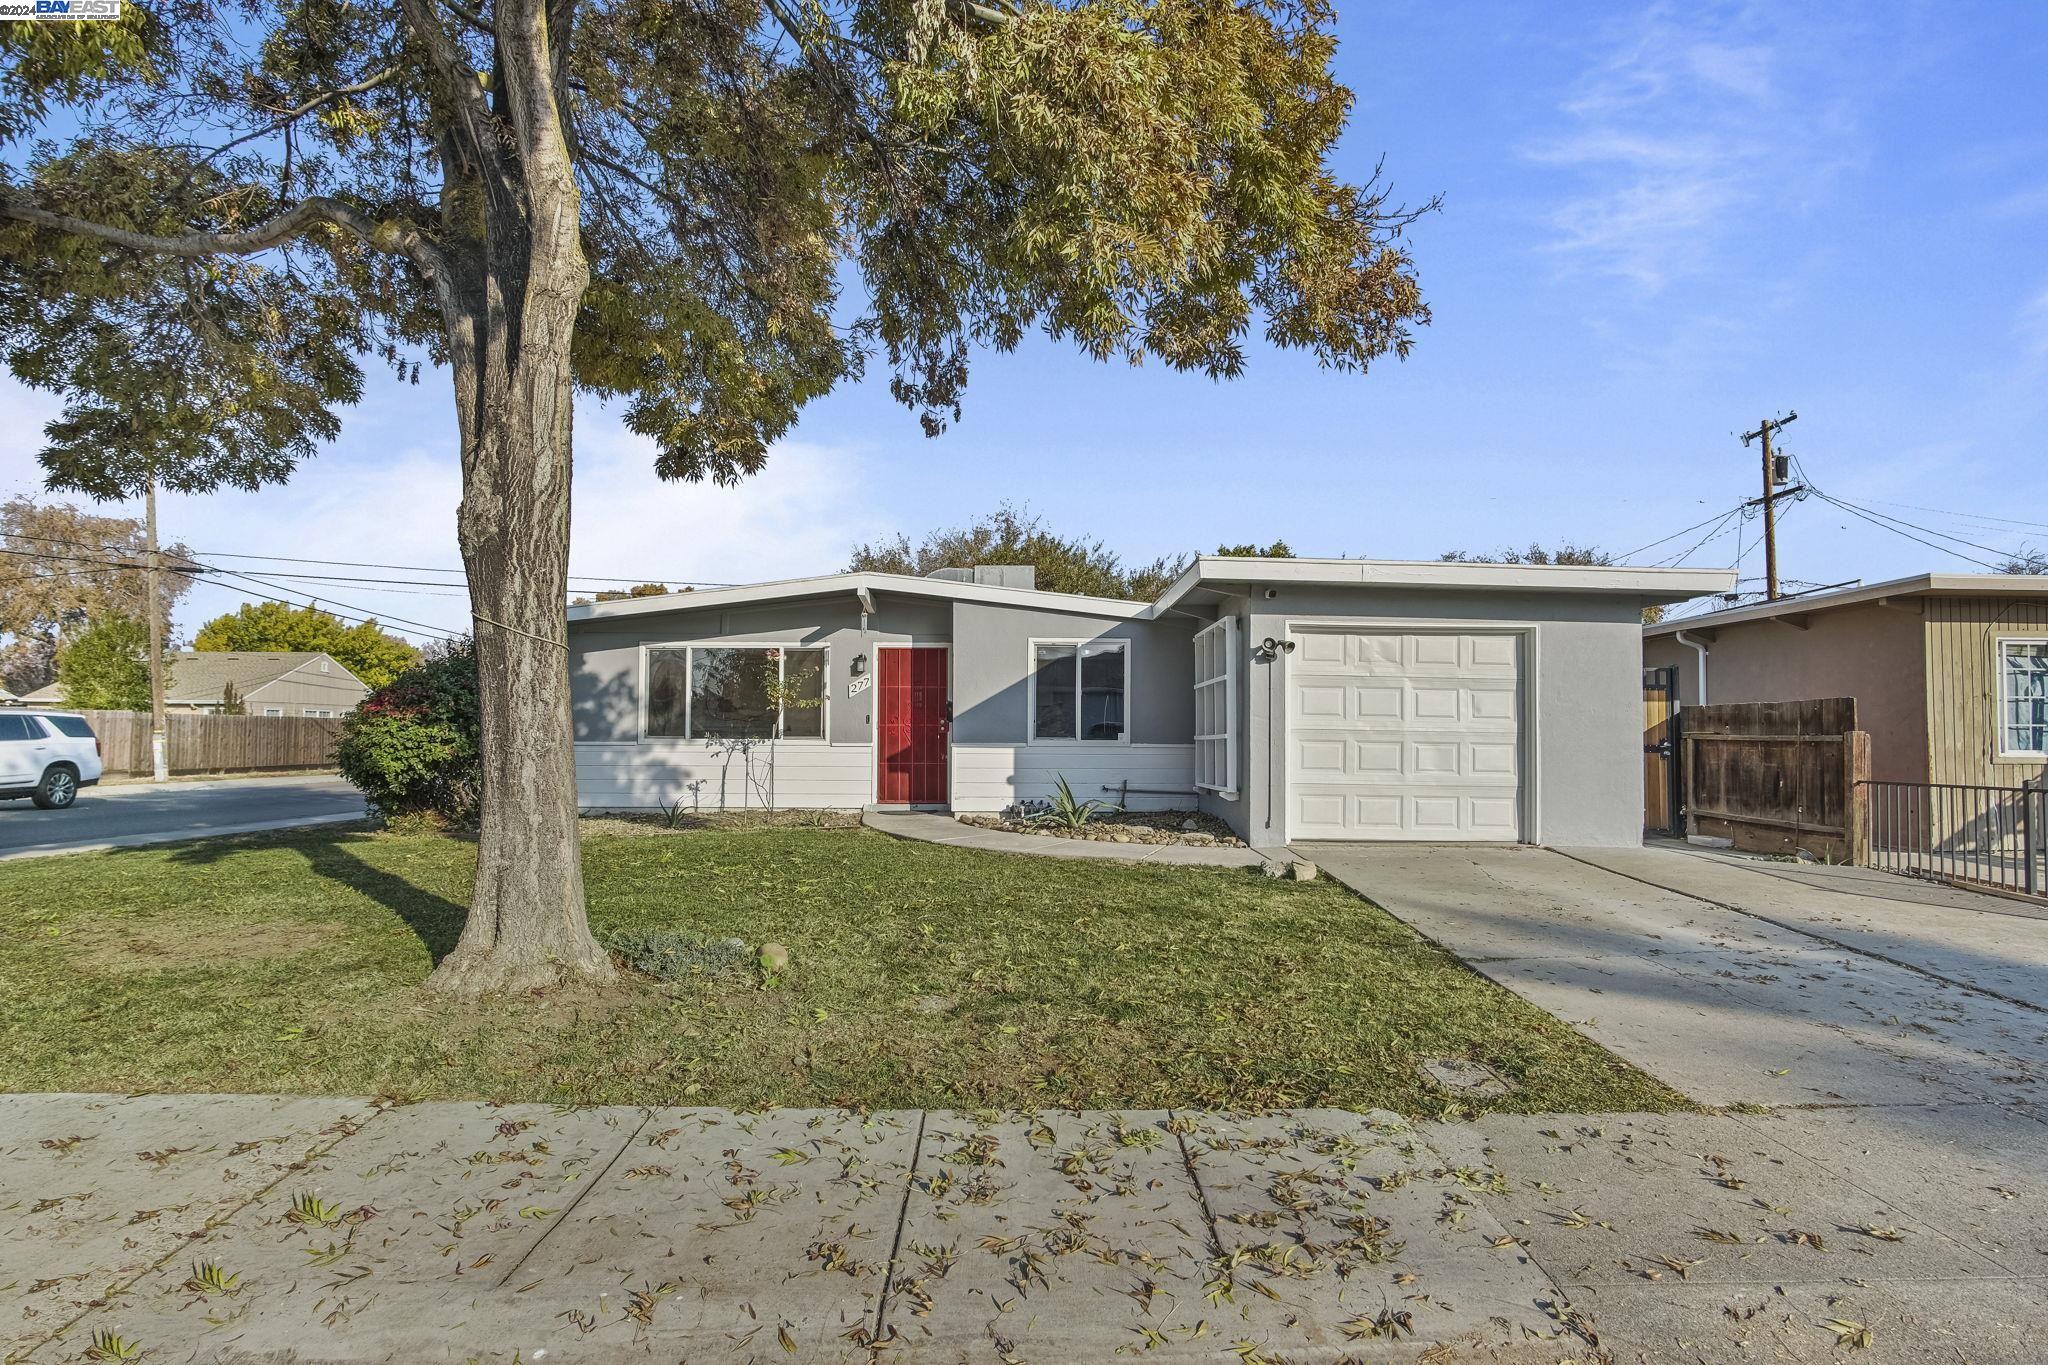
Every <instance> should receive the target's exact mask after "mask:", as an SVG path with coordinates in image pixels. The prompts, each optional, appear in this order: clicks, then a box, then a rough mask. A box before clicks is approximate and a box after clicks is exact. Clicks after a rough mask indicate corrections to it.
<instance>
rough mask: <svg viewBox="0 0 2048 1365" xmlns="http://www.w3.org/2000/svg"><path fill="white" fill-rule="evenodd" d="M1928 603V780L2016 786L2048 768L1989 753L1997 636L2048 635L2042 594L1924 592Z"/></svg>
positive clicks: (1993, 747)
mask: <svg viewBox="0 0 2048 1365" xmlns="http://www.w3.org/2000/svg"><path fill="white" fill-rule="evenodd" d="M1925 600H1926V604H1927V748H1928V756H1929V759H1930V768H1931V780H1932V781H1935V782H1963V783H1970V784H1974V785H1981V786H1990V787H2017V786H2018V785H2020V783H2021V782H2023V781H2027V780H2029V779H2034V778H2041V777H2044V776H2048V764H2043V763H2041V762H2040V761H2039V760H2032V759H2005V760H1999V759H1997V758H1996V757H1995V754H1996V752H1997V729H1996V726H1997V709H1998V663H1997V653H1996V650H1997V647H1998V646H1997V642H1998V640H1999V639H2000V638H2001V637H2003V636H2010V635H2036V636H2048V600H2043V599H2041V598H2024V597H1929V598H1927V599H1925Z"/></svg>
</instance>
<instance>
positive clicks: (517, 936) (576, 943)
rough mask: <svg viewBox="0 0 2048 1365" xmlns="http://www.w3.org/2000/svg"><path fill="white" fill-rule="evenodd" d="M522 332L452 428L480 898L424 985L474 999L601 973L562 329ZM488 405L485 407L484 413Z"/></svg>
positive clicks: (605, 969) (603, 961) (605, 966)
mask: <svg viewBox="0 0 2048 1365" xmlns="http://www.w3.org/2000/svg"><path fill="white" fill-rule="evenodd" d="M539 341H540V338H538V337H531V336H530V337H528V338H527V339H526V343H525V344H524V345H522V346H521V347H520V348H519V350H520V360H519V363H518V366H517V368H516V370H515V371H514V373H513V374H512V375H511V376H510V383H509V384H507V385H506V386H505V388H506V390H507V391H506V392H504V393H503V394H502V398H503V399H504V400H506V402H505V407H504V408H499V407H498V405H497V404H496V403H492V404H490V405H488V406H487V407H485V408H484V409H483V413H482V414H480V416H481V417H482V420H481V421H480V422H479V423H478V424H477V426H476V428H474V429H471V430H465V432H464V433H463V445H464V450H463V471H464V486H463V497H462V510H461V513H460V515H459V527H460V533H461V541H462V558H463V563H464V565H465V566H466V568H467V569H468V574H469V583H470V598H471V604H472V610H473V611H474V613H475V616H476V646H477V648H476V653H477V688H478V693H479V696H480V699H481V702H482V707H483V827H482V832H481V837H480V839H479V841H478V846H477V869H476V890H475V893H474V896H473V898H472V900H471V903H470V910H469V919H468V921H467V923H465V924H464V926H463V930H462V939H461V941H460V942H459V943H458V944H457V945H456V948H455V951H454V952H452V953H450V954H449V955H448V956H447V957H446V958H445V959H443V960H442V962H441V964H440V966H439V967H437V968H436V969H435V971H434V974H433V977H432V978H431V979H430V981H429V983H428V984H429V985H430V986H431V987H433V988H434V989H436V990H440V991H445V992H449V993H451V994H456V995H462V996H466V997H474V996H478V995H483V994H488V993H492V992H497V991H519V990H530V989H533V988H536V987H541V986H548V985H553V984H556V983H557V982H560V981H562V980H564V979H567V978H572V977H597V976H605V975H609V974H610V972H611V965H610V961H609V959H608V958H607V957H606V956H605V953H604V951H603V950H602V949H601V948H599V947H598V945H597V942H596V940H595V939H593V938H592V937H591V934H590V927H589V924H588V923H587V921H586V919H585V917H584V900H583V869H582V865H581V862H580V856H579V852H580V851H579V846H578V838H577V828H576V818H577V807H576V773H575V758H574V748H573V744H572V740H573V735H572V733H571V728H570V719H569V668H568V654H567V646H566V644H565V635H566V620H565V617H564V615H563V606H564V604H565V602H566V600H567V585H568V572H569V476H570V464H571V461H570V446H569V438H570V401H571V394H570V388H569V381H568V348H567V333H566V330H565V331H564V333H563V334H562V343H563V344H562V345H561V347H560V348H559V350H557V349H556V348H554V347H551V346H542V345H539V344H536V343H538V342H539ZM493 409H496V411H493Z"/></svg>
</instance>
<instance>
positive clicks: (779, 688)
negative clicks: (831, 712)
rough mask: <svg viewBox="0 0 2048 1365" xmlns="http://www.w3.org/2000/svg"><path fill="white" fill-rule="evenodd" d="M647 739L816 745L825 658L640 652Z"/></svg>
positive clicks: (753, 652) (810, 652)
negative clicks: (643, 660) (788, 741)
mask: <svg viewBox="0 0 2048 1365" xmlns="http://www.w3.org/2000/svg"><path fill="white" fill-rule="evenodd" d="M646 733H647V735H648V736H649V737H663V738H673V739H773V738H781V739H823V738H824V737H825V651H824V650H823V649H804V648H794V647H791V646H788V645H687V646H677V647H674V648H659V647H657V648H651V649H649V650H648V651H647V726H646Z"/></svg>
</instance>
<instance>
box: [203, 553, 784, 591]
mask: <svg viewBox="0 0 2048 1365" xmlns="http://www.w3.org/2000/svg"><path fill="white" fill-rule="evenodd" d="M192 553H193V554H195V555H205V556H206V557H207V558H209V559H257V560H262V561H264V562H266V563H271V564H324V565H327V566H329V567H330V568H340V569H395V570H399V571H402V572H406V573H452V574H462V573H467V572H468V570H466V569H459V568H457V569H444V568H436V567H434V566H433V565H430V564H371V563H366V562H364V561H362V560H355V559H303V558H294V557H293V556H291V555H252V554H238V553H230V552H228V551H226V550H194V551H193V552H192ZM279 576H280V577H283V575H281V574H280V575H279ZM568 579H569V581H570V582H572V583H687V584H690V585H692V586H695V587H699V588H737V587H741V586H744V585H742V584H739V583H714V582H712V581H711V580H710V579H708V578H668V577H658V576H656V575H654V574H587V573H572V574H569V575H568Z"/></svg>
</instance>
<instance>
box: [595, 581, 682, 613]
mask: <svg viewBox="0 0 2048 1365" xmlns="http://www.w3.org/2000/svg"><path fill="white" fill-rule="evenodd" d="M669 591H670V589H669V586H668V585H667V584H666V583H635V584H634V585H633V586H632V587H630V588H624V589H618V588H607V589H605V590H604V591H603V592H600V593H598V594H597V595H596V596H595V597H594V598H591V597H577V598H572V599H570V605H571V606H577V607H587V606H589V605H590V604H591V602H592V601H598V602H622V601H625V600H626V599H628V598H633V597H666V596H668V594H669ZM676 591H679V592H692V591H694V589H692V588H680V589H676Z"/></svg>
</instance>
